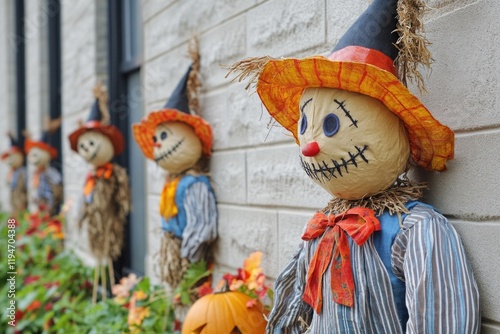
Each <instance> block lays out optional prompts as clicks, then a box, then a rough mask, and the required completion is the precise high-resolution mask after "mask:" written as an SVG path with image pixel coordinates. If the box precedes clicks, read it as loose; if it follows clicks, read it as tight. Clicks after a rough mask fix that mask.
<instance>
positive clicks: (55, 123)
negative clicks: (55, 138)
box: [43, 117, 62, 133]
mask: <svg viewBox="0 0 500 334" xmlns="http://www.w3.org/2000/svg"><path fill="white" fill-rule="evenodd" d="M61 122H62V119H61V117H58V118H55V119H50V118H49V117H45V119H44V124H43V130H44V131H48V132H49V133H53V132H55V131H56V130H57V129H59V127H60V126H61Z"/></svg>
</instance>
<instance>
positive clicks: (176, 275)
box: [132, 50, 217, 289]
mask: <svg viewBox="0 0 500 334" xmlns="http://www.w3.org/2000/svg"><path fill="white" fill-rule="evenodd" d="M191 56H192V58H193V60H194V62H193V65H192V66H191V67H190V68H189V69H188V71H187V72H186V74H185V75H184V77H183V78H182V80H181V81H180V83H179V84H178V86H177V87H176V89H175V90H174V92H173V93H172V95H171V96H170V99H169V100H168V101H167V103H166V104H165V106H164V108H163V109H161V110H157V111H153V112H151V113H150V114H149V115H148V116H147V117H146V118H145V119H144V120H142V122H141V123H138V124H135V125H133V127H132V128H133V134H134V138H135V141H136V142H137V144H138V145H139V147H140V148H141V150H142V152H143V153H144V155H145V156H146V157H147V158H148V159H151V160H153V161H155V162H156V163H157V164H158V166H160V167H161V168H163V169H165V170H166V171H167V172H168V176H167V181H166V183H165V185H164V187H163V191H162V194H161V198H160V216H161V227H162V229H163V232H164V233H163V238H162V242H161V249H160V265H159V267H160V275H161V279H162V280H163V281H164V282H166V283H167V284H168V285H169V286H170V287H171V288H172V289H175V288H176V287H177V286H178V284H179V282H180V281H181V279H182V277H183V275H184V272H185V270H186V269H187V268H188V266H189V263H194V262H198V261H200V260H208V259H207V255H208V253H209V247H210V245H211V244H212V243H213V242H214V241H215V239H216V238H217V208H216V204H215V195H214V192H213V190H212V186H211V184H210V180H209V178H208V176H207V175H206V174H205V173H204V171H205V170H206V166H205V165H206V164H207V158H208V157H209V156H210V154H211V146H212V130H211V127H210V125H209V124H208V123H207V122H206V121H205V120H204V119H203V118H201V117H200V116H198V115H196V114H194V113H191V111H190V110H192V111H197V110H198V99H197V95H196V94H197V93H196V88H197V86H199V83H198V79H197V73H198V70H199V57H198V53H197V52H196V51H194V52H193V51H192V50H191ZM188 94H189V97H188Z"/></svg>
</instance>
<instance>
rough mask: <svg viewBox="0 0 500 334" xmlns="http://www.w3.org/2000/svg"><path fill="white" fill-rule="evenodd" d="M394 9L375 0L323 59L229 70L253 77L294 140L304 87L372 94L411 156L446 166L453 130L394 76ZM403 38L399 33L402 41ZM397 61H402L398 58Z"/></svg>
mask: <svg viewBox="0 0 500 334" xmlns="http://www.w3.org/2000/svg"><path fill="white" fill-rule="evenodd" d="M396 8H397V0H374V1H373V3H372V4H371V5H370V6H369V7H368V9H367V10H366V11H365V12H364V13H363V14H362V15H361V16H360V17H359V18H358V20H357V21H356V22H355V23H354V24H353V25H352V26H351V27H350V28H349V30H348V31H347V32H346V33H345V35H344V36H343V37H342V38H341V39H340V41H339V43H338V44H337V45H336V46H335V48H334V49H333V51H332V53H331V54H330V56H329V57H327V58H326V57H322V56H313V57H307V58H304V59H273V58H270V57H262V58H251V59H248V60H243V61H242V62H240V63H237V64H235V65H233V66H232V67H231V68H230V72H229V74H230V73H231V72H232V71H235V70H236V71H238V70H239V71H241V72H242V73H241V75H240V77H239V78H240V80H242V79H244V78H245V77H247V76H250V75H254V77H253V79H257V83H256V87H257V93H258V94H259V97H260V99H261V100H262V102H263V104H264V106H265V107H266V108H267V110H268V111H269V114H270V115H271V116H272V117H273V118H274V119H276V121H277V122H278V123H280V124H281V125H282V126H283V127H284V128H286V129H287V130H289V131H290V132H291V133H292V134H293V136H294V137H295V140H296V141H297V123H298V121H299V101H300V98H301V95H302V92H303V91H304V89H305V88H316V87H327V88H337V89H342V90H347V91H352V92H357V93H361V94H364V95H368V96H371V97H373V98H376V99H377V100H380V101H381V102H382V103H383V104H384V105H385V106H386V107H387V108H388V109H389V110H391V111H392V112H393V113H394V114H396V115H397V116H398V117H399V118H400V119H401V120H402V121H403V122H404V124H405V127H406V129H407V131H408V135H409V139H410V147H411V153H412V158H413V160H414V161H415V162H416V163H417V164H418V165H420V166H422V167H424V168H426V169H428V170H436V171H442V170H445V169H446V161H447V160H450V159H452V158H453V150H454V134H453V131H452V130H451V129H450V128H448V127H447V126H444V125H442V124H441V123H440V122H439V121H437V120H436V119H435V118H434V117H433V116H432V114H431V113H430V112H429V110H427V109H426V108H425V106H424V105H423V104H422V103H421V102H420V101H419V99H418V98H417V97H415V96H414V95H413V94H412V93H411V92H410V91H409V90H408V88H406V86H405V85H404V84H403V83H401V81H400V80H399V79H398V77H397V74H398V71H397V68H396V67H395V66H394V62H395V59H396V58H397V57H398V55H399V56H400V57H401V54H399V53H398V49H396V46H395V44H396V43H399V41H398V34H397V33H396V32H395V31H396V24H397V20H396ZM400 20H401V19H400ZM403 28H404V27H403ZM403 28H401V29H403ZM401 29H400V30H401ZM405 33H408V32H407V31H403V34H405ZM411 33H413V34H415V31H411V32H410V34H411ZM404 37H405V36H403V37H400V40H403V42H404ZM411 37H412V38H413V39H415V37H419V36H416V35H412V36H411ZM421 41H422V40H419V42H421ZM420 51H421V50H420ZM424 51H425V52H427V54H426V55H423V57H422V55H420V56H421V57H422V58H425V59H424V62H425V60H426V61H427V63H428V62H429V60H430V54H428V51H427V50H426V49H425V44H424ZM412 56H413V55H412ZM426 57H427V58H426ZM398 61H399V63H400V64H401V59H398ZM415 68H416V66H415ZM405 70H406V68H405ZM413 70H414V69H413ZM256 71H257V72H259V73H257V74H255V72H256ZM411 71H412V69H411V68H410V72H411ZM405 72H406V71H405ZM405 74H408V73H405ZM416 76H417V79H419V75H418V74H416ZM247 87H248V86H247Z"/></svg>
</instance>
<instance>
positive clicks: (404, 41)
mask: <svg viewBox="0 0 500 334" xmlns="http://www.w3.org/2000/svg"><path fill="white" fill-rule="evenodd" d="M427 9H428V7H427V6H426V4H425V2H424V0H399V1H398V6H397V13H398V23H397V29H396V31H397V32H398V34H399V38H398V41H397V42H396V47H397V49H398V51H399V54H398V57H397V58H396V63H397V64H398V66H399V76H400V80H401V82H402V83H403V84H404V85H405V86H407V83H408V81H410V82H414V83H415V84H416V85H417V87H418V89H419V90H420V92H422V91H424V92H425V91H426V89H425V84H424V79H423V77H422V74H421V73H420V72H419V71H418V66H419V65H423V66H425V67H427V68H428V69H430V67H431V63H432V62H433V59H432V55H431V53H430V51H429V49H428V48H427V47H428V46H429V45H430V44H431V43H430V42H429V41H428V40H427V38H426V37H425V36H424V35H423V34H424V33H425V29H424V24H423V22H422V16H423V15H424V14H425V12H426V11H427Z"/></svg>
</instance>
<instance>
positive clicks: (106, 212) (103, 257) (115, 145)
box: [69, 83, 131, 302]
mask: <svg viewBox="0 0 500 334" xmlns="http://www.w3.org/2000/svg"><path fill="white" fill-rule="evenodd" d="M94 96H95V102H94V104H93V105H92V108H91V110H90V114H89V117H88V119H87V121H86V122H85V123H83V124H80V126H79V128H78V129H77V130H75V131H74V132H72V133H71V134H70V135H69V142H70V146H71V149H72V150H73V151H75V152H77V153H78V154H79V155H80V156H81V157H82V158H83V159H84V160H85V161H86V162H87V163H88V164H89V166H90V171H89V172H88V175H87V178H86V180H85V184H84V187H83V206H82V209H81V215H80V218H79V226H80V228H82V227H83V226H86V227H87V230H88V237H89V244H90V249H91V251H92V254H93V255H94V257H95V258H96V260H97V266H96V269H95V274H94V291H93V301H94V302H95V301H96V299H97V287H98V285H99V276H100V277H101V283H102V288H103V291H105V290H106V281H107V279H106V269H105V268H106V266H107V267H108V272H109V279H110V283H111V286H113V285H114V283H115V275H114V272H113V260H116V259H117V258H118V257H119V256H120V255H121V252H122V248H123V233H124V226H125V224H126V221H127V215H128V213H129V212H130V204H131V203H130V189H129V179H128V175H127V172H126V170H125V169H124V168H123V167H121V166H120V165H118V164H116V163H112V162H111V160H112V159H113V158H114V157H115V156H117V155H119V154H120V153H122V151H123V150H124V147H125V141H124V139H123V136H122V134H121V132H120V130H119V129H118V128H117V127H116V126H114V125H112V124H109V113H108V99H107V92H106V90H105V89H104V87H103V86H102V85H101V84H100V83H99V84H97V85H96V87H95V88H94ZM103 298H106V294H103Z"/></svg>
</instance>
